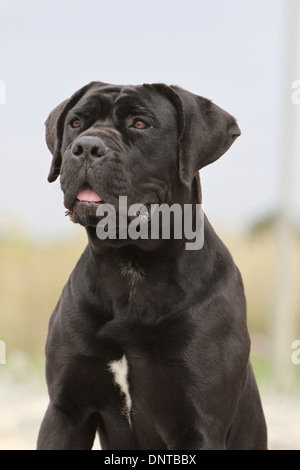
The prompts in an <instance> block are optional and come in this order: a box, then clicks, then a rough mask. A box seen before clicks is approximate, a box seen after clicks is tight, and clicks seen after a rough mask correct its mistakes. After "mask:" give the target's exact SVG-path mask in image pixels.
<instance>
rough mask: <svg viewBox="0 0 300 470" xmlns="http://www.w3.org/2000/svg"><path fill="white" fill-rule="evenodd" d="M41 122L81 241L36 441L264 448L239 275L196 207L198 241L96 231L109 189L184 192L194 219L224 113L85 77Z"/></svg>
mask: <svg viewBox="0 0 300 470" xmlns="http://www.w3.org/2000/svg"><path fill="white" fill-rule="evenodd" d="M46 127H47V137H46V138H47V144H48V147H49V149H50V151H51V152H52V154H53V162H52V166H51V170H50V174H49V181H54V180H55V179H56V178H57V177H58V176H59V174H60V181H61V187H62V190H63V192H64V203H65V206H66V208H67V209H68V213H69V215H70V217H71V219H72V220H73V221H74V222H77V223H80V224H81V225H83V226H85V227H86V230H87V235H88V241H89V243H88V246H87V248H86V249H85V251H84V253H83V255H82V256H81V258H80V260H79V262H78V263H77V265H76V267H75V269H74V271H73V273H72V274H71V276H70V278H69V280H68V282H67V284H66V286H65V287H64V290H63V293H62V296H61V298H60V300H59V302H58V304H57V307H56V309H55V310H54V313H53V315H52V317H51V321H50V327H49V334H48V340H47V346H46V356H47V367H46V369H47V382H48V387H49V395H50V404H49V407H48V410H47V412H46V415H45V418H44V420H43V423H42V426H41V430H40V433H39V439H38V448H39V449H90V448H91V447H92V445H93V441H94V438H95V434H96V431H98V432H99V435H100V441H101V446H102V448H103V449H114V450H115V449H158V450H160V449H171V450H176V449H182V450H187V449H266V447H267V437H266V425H265V420H264V415H263V411H262V407H261V402H260V397H259V393H258V390H257V386H256V382H255V378H254V375H253V372H252V368H251V365H250V363H249V350H250V341H249V335H248V330H247V324H246V302H245V297H244V290H243V283H242V279H241V276H240V273H239V271H238V269H237V267H236V265H235V264H234V262H233V260H232V257H231V255H230V253H229V252H228V250H227V249H226V247H225V246H224V245H223V243H222V241H221V240H220V239H219V238H218V236H217V235H216V234H215V232H214V230H213V229H212V227H211V225H210V224H209V222H208V220H207V219H206V217H205V219H204V243H203V246H202V248H201V249H197V250H191V249H186V237H185V236H184V234H183V235H182V236H181V237H179V238H178V237H177V238H176V237H175V236H172V235H170V237H169V239H165V238H164V237H162V236H161V232H160V236H159V237H158V238H157V237H156V238H155V239H151V238H148V239H142V238H137V239H130V238H129V237H128V238H126V239H124V238H123V237H121V236H120V226H117V228H116V236H115V237H114V238H109V237H108V238H107V239H100V238H99V237H98V236H97V233H98V232H97V224H98V222H99V221H100V220H103V219H101V217H100V216H99V215H98V214H99V213H98V210H99V208H101V205H103V204H104V203H106V204H110V205H111V206H112V207H115V208H116V213H117V214H119V212H120V210H119V209H118V200H119V196H127V200H128V205H132V204H137V203H140V204H143V205H144V207H146V208H147V211H148V209H149V207H150V205H153V204H156V205H157V204H163V203H164V204H168V205H169V206H170V205H171V204H174V203H176V204H177V205H180V207H184V205H188V204H189V205H191V206H192V208H193V212H192V216H193V219H192V222H193V227H194V228H195V226H196V216H197V211H196V207H198V206H197V204H199V203H200V202H201V190H200V179H199V173H198V170H199V169H200V168H202V167H204V166H205V165H208V164H209V163H212V162H213V161H215V160H216V159H218V158H219V157H220V156H221V155H222V154H223V153H225V152H226V150H227V149H228V148H229V147H230V146H231V144H232V143H233V141H234V140H235V139H236V138H237V137H238V136H239V135H240V130H239V128H238V126H237V124H236V121H235V119H234V118H233V117H232V116H230V115H229V114H228V113H227V112H225V111H224V110H222V109H221V108H219V107H218V106H216V105H215V104H213V103H212V102H211V101H209V100H207V99H205V98H202V97H199V96H196V95H194V94H192V93H190V92H188V91H185V90H183V89H181V88H179V87H177V86H171V87H169V86H167V85H164V84H152V85H140V86H117V85H108V84H105V83H102V82H92V83H90V84H89V85H87V86H85V87H83V88H81V89H80V90H79V91H77V92H76V93H75V94H74V95H73V96H72V97H71V98H70V99H68V100H66V101H64V102H63V103H62V104H61V105H59V106H58V107H57V108H55V109H54V111H53V112H52V113H51V114H50V116H49V118H48V120H47V122H46ZM151 214H152V212H150V210H149V211H148V214H147V215H146V219H147V224H148V226H151ZM139 215H140V214H139V211H136V212H135V213H133V215H132V214H131V217H128V219H126V223H128V224H129V223H131V222H132V221H138V220H139ZM147 224H146V225H147ZM172 224H173V225H174V222H172ZM172 224H171V225H172ZM123 228H124V227H123ZM106 230H107V226H106ZM58 262H59V260H58Z"/></svg>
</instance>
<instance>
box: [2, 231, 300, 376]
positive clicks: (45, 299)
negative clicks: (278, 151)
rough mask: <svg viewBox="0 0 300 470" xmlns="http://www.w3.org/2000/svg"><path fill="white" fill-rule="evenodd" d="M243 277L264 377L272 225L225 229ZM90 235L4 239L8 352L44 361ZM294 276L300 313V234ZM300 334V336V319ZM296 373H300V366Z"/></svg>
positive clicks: (271, 280)
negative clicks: (239, 231) (240, 231)
mask: <svg viewBox="0 0 300 470" xmlns="http://www.w3.org/2000/svg"><path fill="white" fill-rule="evenodd" d="M220 235H221V237H222V239H223V240H224V242H225V243H226V245H227V246H228V248H229V249H230V251H231V253H232V255H233V258H234V260H235V262H236V264H237V265H238V266H239V268H240V271H241V273H242V276H243V279H244V285H245V290H246V297H247V304H248V325H249V329H250V333H251V336H252V355H253V363H254V368H255V372H256V373H257V374H258V375H259V376H266V377H268V375H269V374H270V373H271V372H270V367H269V365H268V348H269V334H270V333H269V331H270V325H271V323H272V311H273V309H274V292H275V289H276V283H275V281H276V277H275V272H276V250H277V245H276V236H275V233H274V229H273V228H272V227H269V226H267V227H263V229H262V230H258V231H257V230H256V231H255V232H249V234H248V235H245V236H232V235H231V234H230V235H226V234H224V233H223V234H222V233H221V234H220ZM86 243H87V241H86V235H85V233H84V231H82V236H81V237H80V238H76V239H73V240H72V239H71V240H69V239H68V240H62V241H60V242H52V243H48V244H43V243H36V242H33V241H31V240H30V239H28V237H24V236H22V235H20V236H14V237H12V238H7V237H6V238H5V239H3V240H1V239H0V286H1V295H0V339H1V340H3V341H5V343H6V348H7V357H9V355H11V354H16V353H20V352H22V353H23V354H25V355H26V356H27V357H30V358H33V360H34V361H36V362H39V361H41V362H43V357H44V347H45V342H46V336H47V329H48V321H49V317H50V315H51V312H52V310H53V309H54V307H55V305H56V302H57V300H58V298H59V296H60V293H61V290H62V288H63V286H64V284H65V283H66V281H67V279H68V277H69V275H70V273H71V271H72V269H73V267H74V266H75V263H76V262H77V260H78V258H79V256H80V254H81V253H82V251H83V249H84V247H85V245H86ZM293 278H294V279H295V280H296V282H295V297H297V305H298V319H299V318H300V307H299V306H300V292H299V289H298V284H297V283H298V282H299V279H300V239H299V238H297V237H296V244H295V247H294V253H293ZM294 338H295V339H297V338H299V339H300V322H299V320H298V325H296V330H295V336H294ZM294 369H295V370H296V369H297V374H298V373H300V366H299V367H298V368H296V367H294ZM298 369H299V370H298Z"/></svg>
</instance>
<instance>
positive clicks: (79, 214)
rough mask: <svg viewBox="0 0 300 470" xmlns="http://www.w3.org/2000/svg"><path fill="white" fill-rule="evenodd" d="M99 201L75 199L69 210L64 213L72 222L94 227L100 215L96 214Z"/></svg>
mask: <svg viewBox="0 0 300 470" xmlns="http://www.w3.org/2000/svg"><path fill="white" fill-rule="evenodd" d="M98 207H99V203H96V202H82V201H78V200H77V201H76V202H75V204H74V206H73V207H72V209H71V210H68V211H67V213H66V215H68V216H69V217H70V219H71V220H72V222H74V223H75V224H80V225H82V226H83V227H96V226H97V224H98V222H99V221H100V220H101V217H98V216H97V215H96V211H97V208H98Z"/></svg>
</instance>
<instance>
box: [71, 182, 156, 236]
mask: <svg viewBox="0 0 300 470" xmlns="http://www.w3.org/2000/svg"><path fill="white" fill-rule="evenodd" d="M105 203H106V202H105V201H104V200H103V199H102V198H101V196H99V194H98V193H97V192H96V191H95V190H94V189H93V188H92V187H91V186H90V185H89V184H88V183H84V184H83V185H82V186H81V187H80V189H79V191H78V193H77V196H76V199H75V202H74V204H73V207H72V208H71V209H69V210H67V211H66V215H68V216H69V217H70V219H71V220H72V222H74V223H79V224H81V225H83V226H85V227H87V226H94V227H95V226H97V224H98V223H99V221H100V220H101V219H102V217H101V216H98V215H97V209H98V208H99V206H101V205H102V204H104V205H105ZM118 212H119V208H116V213H118ZM150 218H151V204H150V203H146V204H140V205H139V204H135V206H134V208H133V210H131V211H129V212H128V214H127V221H128V223H130V222H132V221H133V220H135V219H136V220H137V221H138V222H139V223H147V222H149V220H150Z"/></svg>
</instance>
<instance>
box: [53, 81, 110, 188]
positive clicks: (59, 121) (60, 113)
mask: <svg viewBox="0 0 300 470" xmlns="http://www.w3.org/2000/svg"><path fill="white" fill-rule="evenodd" d="M94 85H98V86H99V85H103V83H102V82H91V83H89V84H88V85H85V86H84V87H82V88H80V89H79V90H78V91H76V93H74V94H73V95H72V96H71V98H69V99H67V100H65V101H63V102H62V103H61V104H59V105H58V106H57V107H56V108H55V109H53V111H52V112H51V113H50V115H49V117H48V119H47V121H46V122H45V126H46V142H47V145H48V148H49V150H50V152H51V153H52V155H53V159H52V163H51V168H50V172H49V175H48V181H49V182H50V183H52V181H55V180H56V178H57V177H58V175H59V173H60V167H61V152H60V150H61V144H62V139H63V128H64V122H65V118H66V115H67V113H68V112H69V110H70V109H72V108H73V106H75V104H76V103H78V101H79V100H80V99H81V98H82V97H83V95H84V94H85V93H86V92H87V91H88V90H89V89H90V88H92V87H93V86H94Z"/></svg>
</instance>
